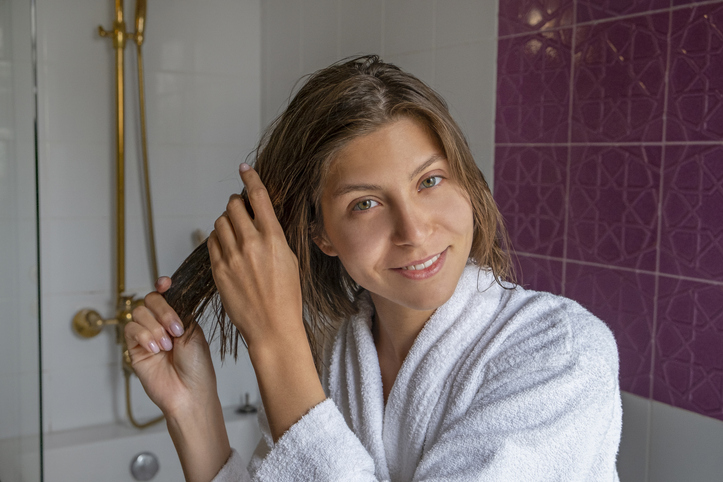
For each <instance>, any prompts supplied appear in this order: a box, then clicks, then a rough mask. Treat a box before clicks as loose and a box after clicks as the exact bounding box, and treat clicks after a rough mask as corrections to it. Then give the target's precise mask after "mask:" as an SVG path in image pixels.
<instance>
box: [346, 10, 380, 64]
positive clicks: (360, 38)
mask: <svg viewBox="0 0 723 482" xmlns="http://www.w3.org/2000/svg"><path fill="white" fill-rule="evenodd" d="M339 9H340V12H339V16H340V23H339V25H340V29H339V34H340V42H339V57H340V58H345V57H349V56H351V55H360V54H381V51H382V14H383V12H382V0H369V1H365V2H359V1H358V0H339Z"/></svg>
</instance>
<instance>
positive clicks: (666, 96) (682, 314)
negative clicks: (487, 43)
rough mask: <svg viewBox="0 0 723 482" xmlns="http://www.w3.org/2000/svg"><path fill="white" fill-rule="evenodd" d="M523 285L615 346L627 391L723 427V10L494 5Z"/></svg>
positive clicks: (503, 164) (593, 1)
mask: <svg viewBox="0 0 723 482" xmlns="http://www.w3.org/2000/svg"><path fill="white" fill-rule="evenodd" d="M499 12H500V13H499V39H498V61H497V62H498V64H497V72H498V74H497V75H498V79H497V119H496V132H495V141H496V146H495V147H496V148H495V182H494V187H495V199H496V200H497V202H498V204H499V206H500V210H501V211H502V214H503V216H504V218H505V222H506V223H507V227H508V230H509V232H510V237H511V239H512V244H513V247H514V248H515V250H516V255H517V256H516V268H517V270H518V281H520V283H521V284H522V285H523V286H525V287H528V288H532V289H539V290H545V291H551V292H553V293H560V294H563V295H565V296H568V297H570V298H573V299H575V300H577V301H579V302H580V303H581V304H583V305H584V306H586V307H587V308H588V309H590V310H591V311H592V312H593V313H595V314H596V315H598V316H599V317H600V318H601V319H603V320H604V321H605V322H606V323H607V324H608V326H610V328H611V330H612V331H613V333H614V335H615V338H616V340H617V342H618V348H619V351H620V384H621V388H622V389H623V390H626V391H629V392H632V393H636V394H638V395H641V396H644V397H650V398H653V399H655V400H658V401H661V402H664V403H668V404H671V405H674V406H676V407H680V408H684V409H687V410H692V411H695V412H698V413H701V414H703V415H707V416H710V417H714V418H717V419H720V420H723V0H720V1H705V2H695V1H690V0H630V1H626V2H620V1H617V0H603V1H601V0H504V1H502V0H501V1H500V10H499Z"/></svg>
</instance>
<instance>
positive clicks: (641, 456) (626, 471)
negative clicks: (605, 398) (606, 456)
mask: <svg viewBox="0 0 723 482" xmlns="http://www.w3.org/2000/svg"><path fill="white" fill-rule="evenodd" d="M621 396H622V401H623V431H622V437H621V440H620V451H619V453H618V460H617V467H618V475H619V477H620V481H621V482H646V480H647V479H646V477H647V469H648V444H649V440H650V426H649V423H650V419H649V415H650V400H648V399H645V398H642V397H638V396H637V395H633V394H630V393H627V392H622V393H621Z"/></svg>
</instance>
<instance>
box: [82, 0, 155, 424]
mask: <svg viewBox="0 0 723 482" xmlns="http://www.w3.org/2000/svg"><path fill="white" fill-rule="evenodd" d="M136 2H137V3H136V32H135V33H129V32H126V24H125V20H124V11H123V0H115V21H114V22H113V30H112V31H106V30H105V29H103V27H102V26H99V27H98V33H99V34H100V36H101V37H110V38H112V39H113V48H114V50H115V60H116V123H117V125H116V127H117V130H116V317H115V318H114V319H110V320H103V319H102V318H101V316H100V315H99V314H98V313H97V312H95V311H93V310H89V309H86V310H81V311H80V312H78V313H77V314H76V316H75V318H74V320H73V327H74V329H75V330H76V332H77V333H79V334H81V336H85V337H92V336H95V335H97V334H98V333H100V330H101V328H102V327H103V326H105V325H116V340H117V342H118V343H119V344H120V345H121V352H122V354H123V361H122V364H123V373H124V375H125V389H126V412H127V414H128V419H129V420H130V422H131V424H132V425H133V426H135V427H137V428H145V427H148V426H150V425H153V424H155V423H158V422H160V421H161V420H163V418H164V417H163V416H161V417H158V418H155V419H153V420H150V421H148V422H146V423H143V424H141V423H138V422H137V421H136V419H135V417H134V416H133V410H132V407H131V396H130V375H131V374H132V373H133V367H132V366H131V361H130V356H129V355H128V347H127V346H126V344H125V337H124V336H123V331H124V329H125V325H126V324H128V323H129V322H130V321H131V320H132V315H131V312H132V309H133V307H135V306H137V305H139V304H143V301H142V300H135V299H134V296H133V295H124V292H125V75H124V72H125V55H124V52H125V45H126V40H127V38H129V37H130V38H131V39H133V40H135V42H136V45H137V52H138V84H139V97H140V104H141V105H140V114H141V141H142V146H143V170H144V177H145V190H146V200H147V212H148V215H147V219H148V231H149V242H150V246H151V264H152V272H153V280H152V282H153V281H155V280H156V279H157V278H158V265H157V261H156V242H155V236H154V229H153V212H152V203H151V190H150V180H149V170H148V143H147V137H146V119H145V117H146V115H145V89H144V85H143V57H142V54H141V45H142V44H143V34H144V30H145V16H146V1H145V0H136Z"/></svg>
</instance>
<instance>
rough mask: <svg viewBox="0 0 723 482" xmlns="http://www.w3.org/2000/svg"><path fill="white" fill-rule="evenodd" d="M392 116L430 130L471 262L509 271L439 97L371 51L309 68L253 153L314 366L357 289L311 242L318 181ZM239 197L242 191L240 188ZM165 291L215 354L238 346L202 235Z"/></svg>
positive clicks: (476, 174)
mask: <svg viewBox="0 0 723 482" xmlns="http://www.w3.org/2000/svg"><path fill="white" fill-rule="evenodd" d="M402 118H408V119H412V120H415V121H417V122H419V123H420V124H421V125H423V126H425V127H426V129H427V130H428V132H429V133H430V134H431V135H433V136H434V137H435V138H436V140H437V141H438V143H439V145H440V146H441V147H442V149H443V152H444V154H445V156H446V158H447V161H448V162H449V166H450V171H451V175H452V178H453V179H454V180H455V181H456V182H457V183H458V184H459V185H460V186H461V188H462V189H463V190H464V191H465V192H466V193H467V194H468V196H469V199H470V202H471V204H472V210H473V217H474V234H473V240H472V247H471V250H470V254H469V257H470V259H471V260H472V262H474V263H475V264H477V265H479V266H480V268H481V269H487V270H490V271H491V272H492V273H493V275H494V277H495V279H496V280H497V281H498V282H501V281H503V280H510V278H511V277H512V272H511V263H510V258H509V255H508V252H507V247H508V242H507V239H508V238H507V234H506V231H505V230H504V227H503V224H502V220H501V215H500V213H499V211H498V209H497V206H496V204H495V202H494V200H493V198H492V193H491V192H490V189H489V186H488V185H487V182H486V181H485V179H484V176H483V175H482V173H481V172H480V170H479V168H478V167H477V166H476V165H475V162H474V159H473V157H472V153H471V151H470V148H469V145H468V144H467V141H466V140H465V137H464V135H463V134H462V131H461V130H460V128H459V126H458V125H457V123H456V122H455V121H454V120H453V119H452V116H451V115H450V113H449V110H448V108H447V105H446V103H445V102H444V100H443V99H442V98H441V97H440V96H439V95H438V94H437V93H436V92H435V91H434V90H432V89H431V88H430V87H429V86H427V85H426V84H425V83H424V82H422V81H420V80H419V79H417V78H416V77H414V76H413V75H411V74H409V73H406V72H404V71H402V70H401V69H399V68H398V67H396V66H395V65H393V64H390V63H385V62H383V61H381V60H380V59H379V57H377V56H375V55H370V56H363V57H357V58H353V59H349V60H344V61H341V62H338V63H335V64H333V65H331V66H329V67H327V68H325V69H322V70H319V71H318V72H316V73H314V74H312V75H311V76H310V77H309V78H308V80H307V81H306V83H305V84H304V85H303V86H302V87H301V89H300V90H299V91H298V93H297V94H296V95H295V96H294V98H293V99H292V100H291V102H290V103H289V106H288V107H287V108H286V110H285V111H284V112H283V113H282V114H281V115H280V116H279V117H278V118H276V120H274V122H273V123H272V124H271V125H270V126H269V127H268V128H267V130H266V132H265V133H264V135H263V136H262V138H261V141H260V142H259V145H258V147H257V149H256V151H255V162H254V168H255V169H256V171H257V172H258V174H259V176H260V178H261V181H262V182H263V183H264V185H265V186H266V189H267V191H268V193H269V197H270V198H271V202H272V204H273V207H274V210H275V212H276V216H277V218H278V220H279V223H280V224H281V226H282V228H283V230H284V233H285V235H286V240H287V241H288V243H289V246H290V247H291V250H292V251H293V252H294V254H295V255H296V257H297V258H298V262H299V276H300V280H301V290H302V296H303V316H304V325H305V329H306V334H307V337H308V339H309V344H310V346H311V350H312V353H313V355H314V360H315V362H316V366H317V369H319V368H320V362H321V360H320V356H321V349H322V347H323V344H324V343H325V341H326V340H327V338H328V337H330V336H333V333H334V332H335V329H336V327H337V326H338V324H339V322H340V321H341V320H343V319H345V318H348V317H349V316H351V315H353V314H354V313H356V312H357V301H358V299H359V295H360V294H361V293H362V291H363V288H361V287H360V286H359V285H358V284H357V283H356V282H355V281H354V280H353V279H351V277H350V276H349V275H348V274H347V272H346V270H345V269H344V266H342V264H341V262H340V261H339V258H338V257H331V256H327V255H325V254H324V253H322V251H321V250H320V249H319V247H318V246H317V245H316V244H315V243H314V241H313V240H314V239H315V238H316V237H317V236H319V235H320V234H321V233H322V232H323V229H324V227H323V218H322V213H321V210H320V203H321V194H322V193H321V190H322V186H324V184H325V180H326V176H327V174H328V171H329V166H330V164H331V162H332V161H333V160H334V159H335V155H336V154H337V153H338V152H339V151H340V150H341V149H342V148H343V147H344V146H346V145H347V144H348V143H349V142H350V141H351V140H353V139H356V138H358V137H360V136H364V135H366V134H369V133H371V132H373V131H375V130H376V129H379V128H380V127H382V126H384V125H387V124H389V123H390V122H393V121H395V120H399V119H402ZM242 196H243V197H244V199H247V198H246V193H245V191H244V192H243V193H242ZM247 208H248V203H247ZM165 296H166V300H167V301H168V303H169V304H170V306H171V307H173V308H174V309H175V310H176V312H177V313H178V315H179V316H180V317H181V320H182V321H183V324H184V326H185V327H187V328H188V327H191V328H193V327H194V326H195V325H196V324H197V323H198V322H199V320H201V319H202V318H203V316H204V313H206V314H208V315H209V317H210V318H212V319H214V320H215V325H214V330H213V332H212V335H211V336H212V337H213V336H214V333H216V331H217V330H218V332H219V335H220V342H221V356H222V357H223V356H224V355H225V354H226V353H227V352H228V351H231V352H233V354H234V357H236V356H237V355H238V342H239V339H240V334H239V333H238V331H237V330H236V328H235V327H234V326H233V324H232V323H230V322H229V321H228V320H227V319H226V315H225V312H224V309H223V306H222V304H221V302H220V298H219V296H218V293H217V290H216V286H215V284H214V281H213V277H212V275H211V263H210V260H209V255H208V248H207V246H206V243H205V242H204V243H203V244H201V245H200V246H199V247H198V248H197V249H196V250H195V251H194V252H193V253H191V255H190V256H189V257H188V258H187V259H186V260H185V261H184V262H183V264H181V266H180V267H179V268H178V270H177V271H176V272H175V273H174V275H173V277H172V286H171V288H170V289H169V291H168V292H166V294H165Z"/></svg>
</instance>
